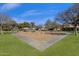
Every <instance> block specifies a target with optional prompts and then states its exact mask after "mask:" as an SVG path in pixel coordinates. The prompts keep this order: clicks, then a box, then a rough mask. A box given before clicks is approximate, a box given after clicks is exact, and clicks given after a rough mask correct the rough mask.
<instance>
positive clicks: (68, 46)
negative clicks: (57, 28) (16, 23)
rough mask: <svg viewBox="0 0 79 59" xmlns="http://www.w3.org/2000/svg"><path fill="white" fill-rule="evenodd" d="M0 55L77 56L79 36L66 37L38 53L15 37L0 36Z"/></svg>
mask: <svg viewBox="0 0 79 59" xmlns="http://www.w3.org/2000/svg"><path fill="white" fill-rule="evenodd" d="M0 55H11V56H17V55H19V56H23V55H25V56H53V55H54V56H55V55H58V56H59V55H67V56H68V55H79V36H78V37H76V36H74V35H68V36H67V37H65V38H64V39H62V40H60V41H59V42H57V43H55V44H54V45H52V46H50V47H49V48H47V49H46V50H45V51H43V52H40V51H38V50H36V49H35V48H33V47H31V46H29V45H28V44H26V43H25V42H22V41H20V40H19V39H17V38H16V37H14V36H12V35H10V34H5V35H0Z"/></svg>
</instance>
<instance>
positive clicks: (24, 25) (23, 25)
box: [18, 22, 30, 29]
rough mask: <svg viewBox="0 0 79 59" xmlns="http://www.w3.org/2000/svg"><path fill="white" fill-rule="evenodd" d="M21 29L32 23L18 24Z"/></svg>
mask: <svg viewBox="0 0 79 59" xmlns="http://www.w3.org/2000/svg"><path fill="white" fill-rule="evenodd" d="M18 27H19V29H21V28H25V27H28V28H29V27H30V24H29V23H28V22H23V23H19V24H18Z"/></svg>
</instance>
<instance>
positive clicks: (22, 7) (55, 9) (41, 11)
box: [0, 3, 73, 24]
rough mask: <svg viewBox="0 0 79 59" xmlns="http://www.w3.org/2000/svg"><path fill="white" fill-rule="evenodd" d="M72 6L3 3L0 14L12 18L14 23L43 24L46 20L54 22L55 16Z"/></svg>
mask: <svg viewBox="0 0 79 59" xmlns="http://www.w3.org/2000/svg"><path fill="white" fill-rule="evenodd" d="M72 5H73V4H71V3H57V4H56V3H35V4H34V3H25V4H23V3H19V4H18V3H6V4H5V3H4V4H0V13H4V14H6V15H9V16H10V17H12V19H13V20H15V21H16V22H18V23H20V22H24V21H26V22H35V23H36V24H44V23H45V22H46V20H48V19H51V20H52V21H53V20H54V18H55V16H56V15H57V14H58V13H59V12H62V11H64V10H66V9H67V8H69V7H70V6H72Z"/></svg>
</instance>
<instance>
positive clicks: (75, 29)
mask: <svg viewBox="0 0 79 59" xmlns="http://www.w3.org/2000/svg"><path fill="white" fill-rule="evenodd" d="M74 29H75V30H74V32H75V36H77V26H75V28H74Z"/></svg>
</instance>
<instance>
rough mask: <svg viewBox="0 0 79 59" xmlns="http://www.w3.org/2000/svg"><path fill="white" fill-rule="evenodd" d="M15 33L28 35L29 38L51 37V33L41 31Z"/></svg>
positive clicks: (46, 38) (45, 38) (42, 38)
mask: <svg viewBox="0 0 79 59" xmlns="http://www.w3.org/2000/svg"><path fill="white" fill-rule="evenodd" d="M17 34H19V35H21V36H26V37H29V38H30V39H34V40H48V39H49V38H52V35H51V34H46V33H45V32H43V31H36V32H18V33H17Z"/></svg>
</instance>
